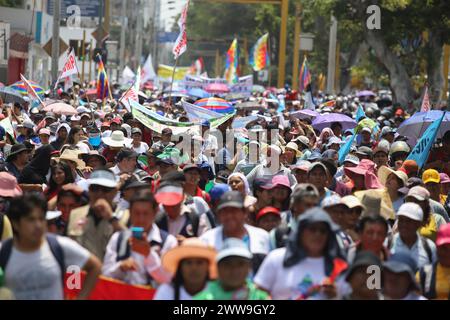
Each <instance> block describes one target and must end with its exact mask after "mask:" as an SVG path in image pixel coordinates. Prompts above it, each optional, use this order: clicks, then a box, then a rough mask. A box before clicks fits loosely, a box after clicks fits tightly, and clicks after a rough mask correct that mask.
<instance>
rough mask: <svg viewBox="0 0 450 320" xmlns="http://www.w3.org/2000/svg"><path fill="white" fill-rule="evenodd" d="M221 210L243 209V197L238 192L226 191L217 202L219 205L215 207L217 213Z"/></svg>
mask: <svg viewBox="0 0 450 320" xmlns="http://www.w3.org/2000/svg"><path fill="white" fill-rule="evenodd" d="M223 208H238V209H243V208H244V196H243V195H242V194H241V193H240V192H239V191H228V192H225V193H224V194H223V195H222V196H221V197H220V200H219V205H218V206H217V209H216V210H217V211H220V210H222V209H223Z"/></svg>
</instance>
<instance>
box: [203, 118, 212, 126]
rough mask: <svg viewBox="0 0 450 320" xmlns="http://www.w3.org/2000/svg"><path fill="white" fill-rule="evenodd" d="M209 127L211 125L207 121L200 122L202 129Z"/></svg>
mask: <svg viewBox="0 0 450 320" xmlns="http://www.w3.org/2000/svg"><path fill="white" fill-rule="evenodd" d="M210 126H211V123H210V122H209V121H208V120H203V121H202V127H208V128H209V127H210Z"/></svg>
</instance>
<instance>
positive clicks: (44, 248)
mask: <svg viewBox="0 0 450 320" xmlns="http://www.w3.org/2000/svg"><path fill="white" fill-rule="evenodd" d="M46 211H47V202H46V201H45V199H44V198H43V197H42V196H39V195H34V194H29V195H24V196H20V197H17V198H14V199H12V200H11V203H10V206H9V209H8V211H7V215H8V217H9V219H10V220H11V223H12V226H13V229H14V234H15V237H14V239H12V238H11V239H9V240H7V241H4V242H2V244H1V248H0V257H2V259H1V264H0V268H1V269H3V270H4V272H5V284H6V286H7V287H8V288H9V289H11V290H12V292H13V293H14V296H15V298H16V299H20V300H62V299H64V296H63V284H64V281H63V280H64V275H65V273H66V270H67V268H68V267H69V266H78V267H80V268H82V269H84V270H85V271H86V277H85V279H84V283H83V287H82V289H81V291H80V293H79V294H78V299H87V298H88V297H89V294H90V292H91V290H92V289H93V288H94V285H95V283H96V280H97V277H98V275H99V274H100V268H101V263H100V261H99V260H98V259H97V258H96V257H95V256H94V255H93V254H91V253H90V252H89V251H88V250H86V249H85V248H82V247H81V246H80V245H78V244H77V243H75V242H74V241H72V240H70V239H68V238H65V237H55V236H52V235H50V234H46V223H45V214H46Z"/></svg>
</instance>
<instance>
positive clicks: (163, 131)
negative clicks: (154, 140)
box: [161, 128, 172, 135]
mask: <svg viewBox="0 0 450 320" xmlns="http://www.w3.org/2000/svg"><path fill="white" fill-rule="evenodd" d="M161 134H163V135H171V134H172V129H170V128H164V129H163V130H162V131H161Z"/></svg>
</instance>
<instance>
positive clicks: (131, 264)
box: [120, 257, 139, 272]
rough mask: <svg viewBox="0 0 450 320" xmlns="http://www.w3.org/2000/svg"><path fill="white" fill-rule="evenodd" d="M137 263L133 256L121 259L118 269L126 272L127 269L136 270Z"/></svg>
mask: <svg viewBox="0 0 450 320" xmlns="http://www.w3.org/2000/svg"><path fill="white" fill-rule="evenodd" d="M138 268H139V267H138V264H137V263H136V261H134V259H133V258H131V257H130V258H128V259H126V260H123V261H122V262H121V263H120V270H122V272H127V271H137V270H138Z"/></svg>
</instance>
